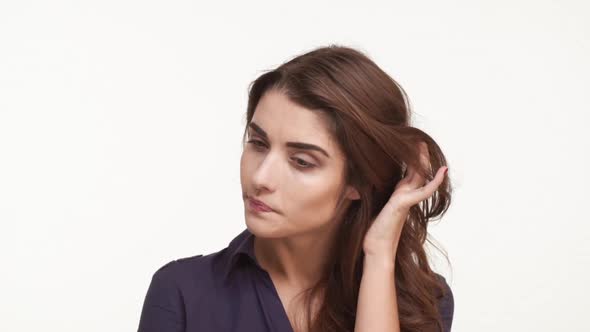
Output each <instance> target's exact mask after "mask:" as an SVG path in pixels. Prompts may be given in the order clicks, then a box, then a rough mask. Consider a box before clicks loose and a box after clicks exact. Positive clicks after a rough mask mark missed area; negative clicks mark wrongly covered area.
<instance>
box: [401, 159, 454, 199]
mask: <svg viewBox="0 0 590 332" xmlns="http://www.w3.org/2000/svg"><path fill="white" fill-rule="evenodd" d="M447 169H448V167H446V166H443V167H441V168H439V169H438V171H437V172H436V175H435V176H434V178H433V179H432V181H430V182H428V183H427V184H425V185H424V186H422V187H421V188H418V189H416V190H413V191H411V192H408V193H407V195H408V196H407V197H408V199H409V200H410V201H412V202H414V204H417V203H419V202H421V201H423V200H425V199H428V198H429V197H430V196H432V194H433V193H434V192H435V191H436V189H438V187H439V186H440V184H441V183H442V182H443V180H444V178H445V176H446V175H445V171H446V170H447Z"/></svg>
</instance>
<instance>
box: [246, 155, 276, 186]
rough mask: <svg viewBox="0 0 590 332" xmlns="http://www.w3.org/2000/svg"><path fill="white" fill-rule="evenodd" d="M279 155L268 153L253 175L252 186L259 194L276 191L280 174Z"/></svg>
mask: <svg viewBox="0 0 590 332" xmlns="http://www.w3.org/2000/svg"><path fill="white" fill-rule="evenodd" d="M278 159H279V156H278V155H277V154H273V153H268V154H267V155H266V156H265V157H264V159H262V161H261V162H260V163H259V164H258V165H257V167H256V170H255V171H254V174H253V175H252V184H253V185H254V188H255V189H256V191H257V192H260V191H263V190H268V191H274V190H275V187H276V182H277V174H278V172H280V167H279V163H278Z"/></svg>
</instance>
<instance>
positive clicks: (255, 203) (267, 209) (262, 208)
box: [248, 197, 274, 212]
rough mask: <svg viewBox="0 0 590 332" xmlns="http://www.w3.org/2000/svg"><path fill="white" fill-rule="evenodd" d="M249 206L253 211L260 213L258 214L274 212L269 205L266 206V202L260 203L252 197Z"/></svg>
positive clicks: (249, 199)
mask: <svg viewBox="0 0 590 332" xmlns="http://www.w3.org/2000/svg"><path fill="white" fill-rule="evenodd" d="M248 205H249V206H250V207H251V208H252V209H253V210H255V211H258V212H273V211H274V210H273V209H271V208H270V207H269V206H268V205H266V204H264V202H262V201H259V200H257V199H255V198H252V197H248Z"/></svg>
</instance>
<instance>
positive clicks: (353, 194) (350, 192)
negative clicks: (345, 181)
mask: <svg viewBox="0 0 590 332" xmlns="http://www.w3.org/2000/svg"><path fill="white" fill-rule="evenodd" d="M346 198H348V199H350V200H357V199H360V198H361V195H360V194H359V192H358V190H356V188H354V187H352V186H348V187H346Z"/></svg>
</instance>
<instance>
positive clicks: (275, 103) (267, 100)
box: [252, 90, 337, 154]
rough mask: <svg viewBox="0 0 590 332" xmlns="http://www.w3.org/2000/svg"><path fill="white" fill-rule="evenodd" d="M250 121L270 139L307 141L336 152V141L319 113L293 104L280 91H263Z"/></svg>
mask: <svg viewBox="0 0 590 332" xmlns="http://www.w3.org/2000/svg"><path fill="white" fill-rule="evenodd" d="M252 121H253V122H255V123H256V124H257V125H259V126H260V127H262V129H263V130H264V131H266V133H267V134H268V136H269V139H270V140H271V141H277V142H303V143H310V144H315V145H319V146H321V147H322V148H324V149H326V150H327V151H329V152H330V151H332V152H334V153H335V154H337V147H336V144H335V142H334V140H333V138H332V137H331V134H330V132H329V131H328V129H327V128H326V125H325V124H324V122H323V121H324V120H323V119H322V117H321V115H320V114H318V113H317V112H315V111H312V110H309V109H307V108H305V107H302V106H300V105H298V104H295V103H293V102H292V101H290V100H289V99H288V98H287V96H286V95H285V94H283V93H281V92H278V91H275V90H270V91H268V92H267V93H265V94H264V95H263V96H262V98H261V99H260V101H259V102H258V105H257V106H256V110H255V112H254V116H253V117H252Z"/></svg>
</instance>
